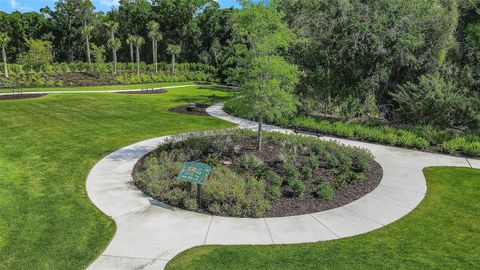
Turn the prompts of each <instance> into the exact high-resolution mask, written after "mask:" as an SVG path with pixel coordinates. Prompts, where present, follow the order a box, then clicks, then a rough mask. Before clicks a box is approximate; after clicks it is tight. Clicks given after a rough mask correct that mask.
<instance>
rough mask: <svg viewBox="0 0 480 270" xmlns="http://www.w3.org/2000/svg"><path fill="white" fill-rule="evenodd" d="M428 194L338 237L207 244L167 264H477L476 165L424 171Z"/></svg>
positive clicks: (479, 206)
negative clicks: (395, 215) (403, 210)
mask: <svg viewBox="0 0 480 270" xmlns="http://www.w3.org/2000/svg"><path fill="white" fill-rule="evenodd" d="M424 173H425V175H426V177H427V182H428V193H427V196H426V198H425V200H424V201H423V202H422V203H421V205H420V206H419V207H418V208H417V209H415V210H414V211H413V212H412V213H411V214H409V215H408V216H406V217H404V218H402V219H400V220H399V221H397V222H395V223H393V224H391V225H389V226H386V227H384V228H382V229H379V230H377V231H374V232H371V233H368V234H364V235H360V236H356V237H351V238H345V239H341V240H335V241H329V242H319V243H313V244H298V245H275V246H206V247H198V248H193V249H191V250H188V251H186V252H184V253H182V254H180V255H179V256H177V257H176V258H174V259H173V261H171V262H170V263H169V264H168V267H167V269H478V267H479V265H480V170H475V169H468V168H453V167H437V168H427V169H425V170H424Z"/></svg>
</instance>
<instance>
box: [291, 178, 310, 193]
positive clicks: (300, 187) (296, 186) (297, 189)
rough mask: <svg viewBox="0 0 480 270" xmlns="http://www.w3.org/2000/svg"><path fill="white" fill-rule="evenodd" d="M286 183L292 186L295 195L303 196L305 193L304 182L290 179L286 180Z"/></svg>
mask: <svg viewBox="0 0 480 270" xmlns="http://www.w3.org/2000/svg"><path fill="white" fill-rule="evenodd" d="M288 185H289V186H290V187H291V188H292V190H293V194H295V196H300V197H301V196H303V194H304V193H305V189H306V187H305V184H304V183H303V182H302V181H301V180H299V179H292V180H290V181H289V182H288Z"/></svg>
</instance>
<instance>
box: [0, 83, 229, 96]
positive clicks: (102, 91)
mask: <svg viewBox="0 0 480 270" xmlns="http://www.w3.org/2000/svg"><path fill="white" fill-rule="evenodd" d="M192 86H210V87H222V88H232V89H236V87H233V86H226V85H212V84H185V85H173V86H163V87H162V86H160V87H155V88H153V89H175V88H185V87H192ZM140 90H142V89H128V90H71V91H68V90H65V91H61V90H60V91H36V92H23V93H24V94H91V93H122V92H134V91H140ZM11 94H12V93H11V92H9V93H0V96H3V95H11Z"/></svg>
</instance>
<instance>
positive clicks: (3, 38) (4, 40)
mask: <svg viewBox="0 0 480 270" xmlns="http://www.w3.org/2000/svg"><path fill="white" fill-rule="evenodd" d="M9 42H10V37H8V36H7V35H6V34H5V33H0V47H2V59H3V70H4V71H3V73H4V76H5V78H8V67H7V52H6V51H5V48H6V47H7V45H8V43H9Z"/></svg>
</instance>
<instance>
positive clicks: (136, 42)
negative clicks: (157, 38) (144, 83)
mask: <svg viewBox="0 0 480 270" xmlns="http://www.w3.org/2000/svg"><path fill="white" fill-rule="evenodd" d="M143 44H145V39H143V37H141V36H133V45H134V46H135V51H136V56H137V75H140V47H142V46H143Z"/></svg>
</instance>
